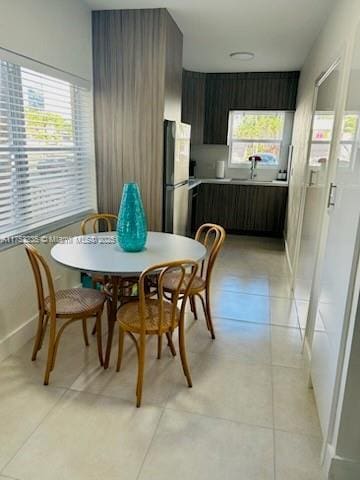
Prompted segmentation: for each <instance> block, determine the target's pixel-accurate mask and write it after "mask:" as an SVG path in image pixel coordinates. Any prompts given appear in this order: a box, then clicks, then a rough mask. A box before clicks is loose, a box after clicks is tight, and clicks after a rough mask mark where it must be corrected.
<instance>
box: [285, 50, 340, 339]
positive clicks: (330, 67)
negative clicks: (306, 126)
mask: <svg viewBox="0 0 360 480" xmlns="http://www.w3.org/2000/svg"><path fill="white" fill-rule="evenodd" d="M345 50H346V49H345V47H344V46H343V47H342V48H341V49H340V53H339V54H338V55H336V57H335V60H333V61H331V63H329V64H328V66H327V67H326V68H325V69H324V70H323V71H322V72H321V73H320V75H318V77H317V78H316V80H315V83H314V92H313V98H312V107H311V122H310V131H309V135H308V140H307V149H306V164H305V167H304V173H303V182H302V187H301V189H302V192H301V200H300V207H299V214H298V228H297V232H296V241H295V254H294V261H293V264H292V275H291V289H292V291H294V288H295V281H296V274H297V272H298V267H299V259H300V249H301V238H302V233H303V227H304V218H305V205H306V196H307V187H308V183H309V176H310V170H311V166H310V165H309V156H310V151H311V143H312V142H311V140H312V130H313V126H314V113H315V110H316V103H317V99H318V94H319V87H320V86H321V84H322V83H323V82H324V81H325V80H326V79H327V78H328V77H329V75H330V74H331V73H332V72H333V71H334V70H335V69H336V67H337V66H339V65H340V68H339V73H340V75H339V82H338V85H337V87H336V99H335V105H334V111H335V118H334V127H333V138H335V137H334V134H335V126H336V123H335V122H336V112H337V110H338V109H337V103H338V99H339V96H340V95H339V93H340V92H341V90H340V84H341V77H342V71H343V63H344V62H343V58H344V54H345ZM333 149H334V142H333V141H332V142H331V145H330V152H329V160H328V162H329V165H328V167H327V175H326V179H325V183H327V181H328V173H329V170H330V162H331V159H332V157H333V155H332V151H333ZM324 197H326V195H325V196H324ZM323 214H324V202H323V207H322V215H323ZM321 228H322V227H321V225H320V226H319V235H318V239H317V244H316V245H315V246H314V248H315V249H316V254H315V263H314V275H313V278H312V287H313V283H314V277H315V270H316V264H317V257H318V254H319V239H320V236H321ZM312 287H311V291H312ZM310 299H311V292H310ZM309 308H310V301H309ZM307 325H308V319H307V321H306V330H307ZM306 330H305V336H304V337H305V338H306Z"/></svg>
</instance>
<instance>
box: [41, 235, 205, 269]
mask: <svg viewBox="0 0 360 480" xmlns="http://www.w3.org/2000/svg"><path fill="white" fill-rule="evenodd" d="M205 255H206V249H205V247H204V246H203V245H202V244H201V243H200V242H197V241H196V240H193V239H192V238H187V237H182V236H180V235H173V234H170V233H161V232H148V237H147V242H146V246H145V249H144V250H143V251H142V252H124V251H123V250H122V249H121V248H120V247H119V246H118V245H117V243H116V234H115V232H109V233H105V232H104V233H95V234H91V235H81V236H79V237H73V238H70V239H68V240H67V241H66V242H65V243H58V244H57V245H55V246H54V247H53V248H52V249H51V256H52V258H53V259H54V260H56V261H57V262H59V263H61V264H63V265H66V266H67V267H70V268H73V269H76V270H80V271H82V272H88V273H99V274H108V275H120V276H131V275H137V274H139V273H141V272H142V271H143V270H145V269H146V268H148V267H150V266H151V265H154V264H157V263H165V262H173V261H176V260H184V259H190V260H195V261H199V260H202V259H203V258H204V257H205Z"/></svg>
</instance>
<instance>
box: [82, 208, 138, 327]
mask: <svg viewBox="0 0 360 480" xmlns="http://www.w3.org/2000/svg"><path fill="white" fill-rule="evenodd" d="M117 220H118V217H117V216H116V215H113V214H111V213H94V214H92V215H90V216H88V217H86V218H85V219H84V220H83V221H82V222H81V225H80V230H81V234H82V235H86V234H88V233H98V232H100V231H102V232H112V231H114V230H115V229H116V223H117ZM91 279H92V283H93V287H94V288H96V285H97V284H98V283H99V284H101V285H104V286H106V285H107V289H109V288H111V286H110V285H109V278H108V277H107V276H106V275H100V274H94V275H92V276H91ZM136 283H137V279H133V278H126V279H123V280H122V281H121V284H120V292H121V293H120V296H121V298H122V299H123V300H124V299H128V298H130V297H131V293H132V288H133V286H134V285H135V284H136ZM107 289H105V293H106V290H107ZM108 293H109V292H108ZM93 333H95V328H94V329H93Z"/></svg>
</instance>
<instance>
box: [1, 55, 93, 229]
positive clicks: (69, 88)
mask: <svg viewBox="0 0 360 480" xmlns="http://www.w3.org/2000/svg"><path fill="white" fill-rule="evenodd" d="M93 207H94V179H93V151H92V127H91V99H90V92H89V91H88V89H86V88H84V87H83V86H79V85H75V84H72V83H70V82H67V81H63V80H60V79H57V78H54V77H52V76H48V75H45V74H43V73H39V72H36V71H34V70H30V69H28V68H25V67H22V66H21V65H16V64H14V63H10V62H8V61H4V60H0V238H6V237H11V236H14V235H17V234H22V233H26V232H29V231H31V230H35V229H37V228H40V227H42V226H44V225H47V224H49V223H53V222H56V221H59V220H61V219H65V218H67V217H70V216H73V215H76V214H79V213H81V212H85V211H87V210H90V209H92V208H93Z"/></svg>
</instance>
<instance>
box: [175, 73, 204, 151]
mask: <svg viewBox="0 0 360 480" xmlns="http://www.w3.org/2000/svg"><path fill="white" fill-rule="evenodd" d="M205 81H206V73H199V72H190V71H188V70H184V71H183V89H182V117H181V118H182V121H183V122H184V123H189V124H190V125H191V143H192V144H193V145H198V144H202V143H203V142H204V118H205Z"/></svg>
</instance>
